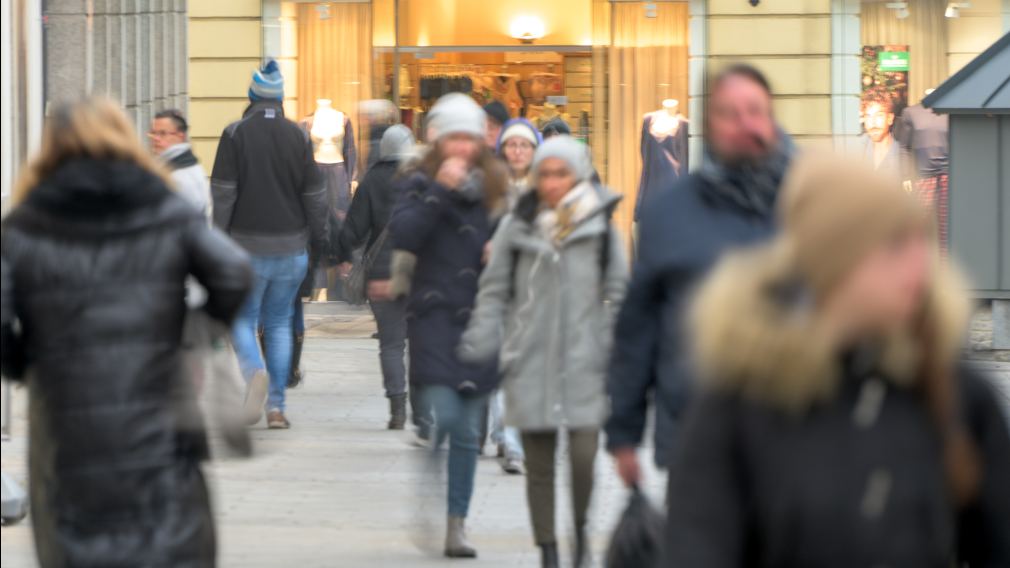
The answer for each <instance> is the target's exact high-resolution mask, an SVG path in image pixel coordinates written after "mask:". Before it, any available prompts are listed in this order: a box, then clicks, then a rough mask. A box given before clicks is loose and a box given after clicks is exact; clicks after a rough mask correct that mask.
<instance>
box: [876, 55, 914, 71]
mask: <svg viewBox="0 0 1010 568" xmlns="http://www.w3.org/2000/svg"><path fill="white" fill-rule="evenodd" d="M877 66H878V68H879V69H880V70H881V71H908V52H907V51H881V52H880V53H878V54H877Z"/></svg>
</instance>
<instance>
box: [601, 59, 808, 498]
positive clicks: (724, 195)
mask: <svg viewBox="0 0 1010 568" xmlns="http://www.w3.org/2000/svg"><path fill="white" fill-rule="evenodd" d="M710 92H711V98H710V101H709V114H708V116H707V127H708V128H707V144H708V148H707V152H706V156H705V164H704V165H703V166H702V167H701V169H700V170H699V171H698V172H696V173H693V174H691V175H688V176H685V177H683V178H681V180H680V181H679V182H678V183H677V184H676V185H674V186H673V187H671V188H669V190H668V191H661V192H657V193H656V194H655V195H654V196H652V197H651V199H650V203H649V205H648V206H647V207H644V208H643V214H642V218H641V221H640V225H639V250H638V258H637V259H636V261H635V266H634V269H633V271H632V278H631V283H630V285H629V289H628V295H627V297H626V298H625V301H624V304H623V305H622V307H621V312H620V315H619V316H618V321H617V325H616V328H615V332H614V333H615V342H614V350H613V354H612V359H611V365H610V376H609V379H608V382H607V390H608V393H609V395H610V399H611V415H610V418H609V420H608V421H607V424H606V432H607V449H608V450H609V451H610V452H611V453H612V454H613V455H614V457H615V458H616V460H617V468H618V473H619V474H620V476H621V478H622V479H623V480H624V482H625V483H627V484H628V485H632V484H636V483H638V482H639V481H640V478H641V473H640V469H639V464H638V458H637V455H636V447H637V446H638V445H639V444H640V443H641V442H642V437H643V433H644V430H645V421H646V411H647V407H648V401H649V399H650V398H652V399H653V400H655V402H656V413H655V414H656V426H655V443H656V449H655V461H656V464H657V465H658V466H660V467H666V466H667V465H668V464H669V459H670V452H671V449H672V448H671V446H672V445H673V444H674V443H676V435H677V423H678V421H679V419H680V414H681V412H682V410H683V409H684V407H685V405H686V402H687V397H688V390H689V386H690V383H691V372H690V369H689V362H688V361H687V360H686V357H685V354H684V351H683V349H684V347H685V345H684V343H685V339H686V338H684V337H683V334H682V332H681V325H682V322H681V315H682V313H683V311H684V307H685V306H684V304H685V301H686V300H687V299H688V297H689V295H690V293H691V291H692V289H693V287H694V285H695V284H696V283H697V282H698V280H699V278H700V277H701V276H702V275H704V274H705V272H706V271H707V270H708V269H709V268H710V267H711V266H712V265H713V264H714V263H715V261H716V260H717V259H718V258H719V256H720V255H721V254H722V253H723V252H725V251H726V250H727V249H730V248H733V247H739V246H744V245H747V244H751V243H754V242H757V241H760V240H762V239H764V238H766V237H768V236H770V234H771V233H772V230H773V227H774V221H773V210H774V204H775V199H776V197H777V194H778V188H779V184H780V183H781V181H782V178H783V177H784V176H785V171H786V168H787V166H788V165H789V161H790V156H791V154H792V143H791V141H790V140H789V138H788V136H786V134H785V133H784V132H782V131H781V130H780V129H778V128H777V127H776V125H775V121H774V118H773V115H772V95H771V88H770V87H769V85H768V82H767V80H766V79H765V78H764V76H763V75H762V74H761V73H760V72H759V71H757V70H756V69H754V68H752V67H749V66H746V65H734V66H732V67H729V68H727V69H726V70H724V71H723V72H721V73H720V74H718V75H717V76H716V77H715V79H714V81H713V83H712V87H711V90H710Z"/></svg>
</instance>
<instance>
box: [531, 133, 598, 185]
mask: <svg viewBox="0 0 1010 568" xmlns="http://www.w3.org/2000/svg"><path fill="white" fill-rule="evenodd" d="M547 158H558V159H560V160H564V161H565V162H566V163H568V167H569V168H571V170H572V173H573V174H575V178H576V180H577V181H585V180H587V179H589V178H591V177H592V176H593V162H592V160H591V159H590V158H589V149H588V148H587V147H586V145H585V144H583V143H581V142H579V141H578V140H576V139H574V138H572V137H571V136H566V135H563V134H562V135H559V136H554V137H551V138H548V139H547V140H545V141H544V143H543V144H541V145H540V146H539V147H538V148H537V152H536V154H533V165H532V167H531V173H532V174H533V179H536V178H537V170H538V169H539V167H540V164H541V163H542V162H543V161H544V160H546V159H547Z"/></svg>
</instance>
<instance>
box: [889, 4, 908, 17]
mask: <svg viewBox="0 0 1010 568" xmlns="http://www.w3.org/2000/svg"><path fill="white" fill-rule="evenodd" d="M884 6H887V7H888V8H890V9H891V10H894V16H895V17H896V18H898V19H899V20H904V19H905V18H907V17H908V16H909V15H910V12H909V11H908V2H888V3H887V4H884Z"/></svg>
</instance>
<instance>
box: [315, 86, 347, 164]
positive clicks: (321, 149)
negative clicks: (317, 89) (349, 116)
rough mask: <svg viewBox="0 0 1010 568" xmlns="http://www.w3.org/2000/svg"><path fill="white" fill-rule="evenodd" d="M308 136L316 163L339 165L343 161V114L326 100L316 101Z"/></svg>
mask: <svg viewBox="0 0 1010 568" xmlns="http://www.w3.org/2000/svg"><path fill="white" fill-rule="evenodd" d="M316 103H317V105H318V106H317V107H316V112H315V113H314V114H313V115H312V129H311V130H310V131H309V134H310V135H311V137H312V144H313V146H314V147H315V158H316V162H317V163H320V164H339V163H342V162H343V161H344V154H343V147H344V120H345V118H344V113H342V112H340V111H338V110H336V109H334V108H333V106H332V103H331V101H330V100H328V99H319V100H318V101H316Z"/></svg>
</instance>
